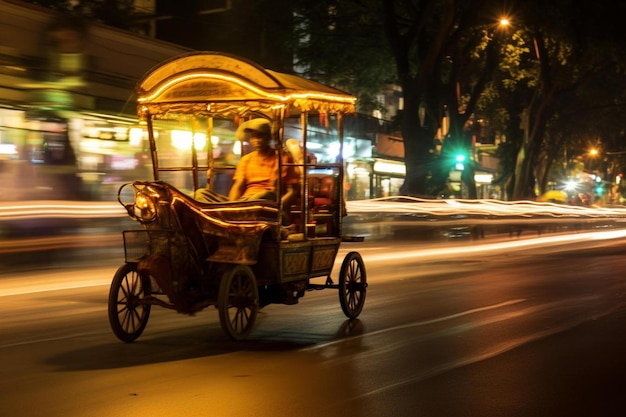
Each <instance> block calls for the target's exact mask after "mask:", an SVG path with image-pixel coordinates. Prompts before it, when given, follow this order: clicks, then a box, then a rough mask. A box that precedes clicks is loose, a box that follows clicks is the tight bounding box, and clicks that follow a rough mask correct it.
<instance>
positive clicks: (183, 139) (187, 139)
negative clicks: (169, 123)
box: [172, 130, 206, 151]
mask: <svg viewBox="0 0 626 417" xmlns="http://www.w3.org/2000/svg"><path fill="white" fill-rule="evenodd" d="M191 140H192V133H191V132H189V131H186V130H172V145H173V146H174V147H175V148H176V149H180V150H181V151H189V150H191ZM193 143H194V146H195V147H196V149H199V150H200V149H204V147H205V146H206V135H205V134H204V133H196V134H195V135H194V136H193Z"/></svg>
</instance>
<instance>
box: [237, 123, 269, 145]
mask: <svg viewBox="0 0 626 417" xmlns="http://www.w3.org/2000/svg"><path fill="white" fill-rule="evenodd" d="M239 128H240V129H241V128H243V132H244V134H245V135H246V138H247V139H248V140H249V141H250V146H251V147H252V149H253V150H261V151H263V150H267V149H269V148H270V142H271V140H272V125H271V124H270V122H269V121H268V120H266V119H261V118H259V119H252V120H248V121H247V122H244V123H242V125H241V126H240V127H239Z"/></svg>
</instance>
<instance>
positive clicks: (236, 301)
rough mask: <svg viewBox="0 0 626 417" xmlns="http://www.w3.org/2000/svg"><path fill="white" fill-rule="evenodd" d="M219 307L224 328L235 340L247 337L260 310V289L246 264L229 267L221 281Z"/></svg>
mask: <svg viewBox="0 0 626 417" xmlns="http://www.w3.org/2000/svg"><path fill="white" fill-rule="evenodd" d="M217 307H218V310H219V315H220V324H221V325H222V330H224V332H225V333H226V334H227V335H228V336H229V337H230V338H231V339H234V340H243V339H245V338H246V337H247V336H248V335H249V334H250V332H251V331H252V328H253V327H254V323H255V321H256V316H257V314H258V312H259V289H258V288H257V284H256V278H255V277H254V272H252V270H251V269H250V268H249V267H248V266H246V265H235V266H233V267H229V268H228V270H226V272H224V275H223V276H222V281H221V282H220V290H219V296H218V302H217Z"/></svg>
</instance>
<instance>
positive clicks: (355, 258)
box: [339, 252, 367, 319]
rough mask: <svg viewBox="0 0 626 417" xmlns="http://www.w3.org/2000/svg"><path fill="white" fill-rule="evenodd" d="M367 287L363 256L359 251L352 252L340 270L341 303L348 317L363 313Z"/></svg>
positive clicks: (351, 317)
mask: <svg viewBox="0 0 626 417" xmlns="http://www.w3.org/2000/svg"><path fill="white" fill-rule="evenodd" d="M366 288H367V275H366V273H365V264H364V263H363V258H361V255H360V254H359V253H358V252H350V253H348V254H347V255H346V257H345V258H344V260H343V262H342V264H341V270H340V271H339V303H340V304H341V309H342V310H343V312H344V314H345V315H346V316H347V317H348V318H350V319H355V318H357V317H358V315H359V314H361V310H363V304H364V303H365V290H366Z"/></svg>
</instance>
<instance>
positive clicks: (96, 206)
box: [0, 201, 128, 221]
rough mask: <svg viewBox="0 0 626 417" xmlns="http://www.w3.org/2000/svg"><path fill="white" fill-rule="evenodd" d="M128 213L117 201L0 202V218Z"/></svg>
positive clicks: (71, 216)
mask: <svg viewBox="0 0 626 417" xmlns="http://www.w3.org/2000/svg"><path fill="white" fill-rule="evenodd" d="M126 216H128V213H127V212H126V210H124V208H123V207H122V206H121V205H120V204H119V203H117V202H116V203H103V202H89V201H76V202H70V201H32V202H28V203H25V202H19V203H18V202H8V203H2V204H0V220H2V221H10V220H24V219H37V218H114V217H126Z"/></svg>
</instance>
